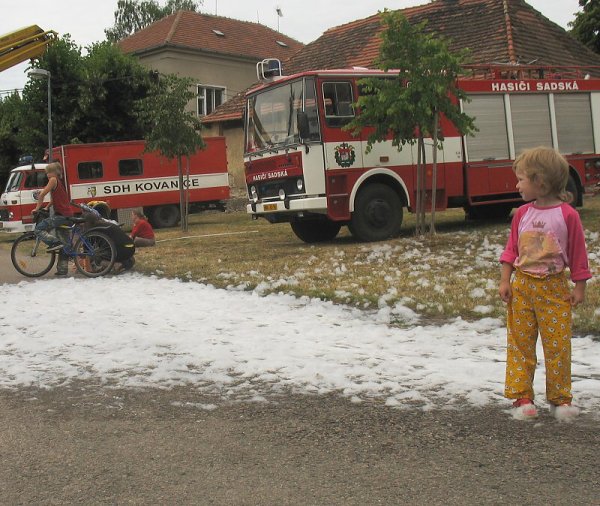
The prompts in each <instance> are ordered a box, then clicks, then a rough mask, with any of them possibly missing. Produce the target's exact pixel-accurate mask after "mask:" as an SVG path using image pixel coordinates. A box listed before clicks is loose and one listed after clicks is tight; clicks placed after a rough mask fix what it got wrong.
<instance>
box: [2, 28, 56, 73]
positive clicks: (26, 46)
mask: <svg viewBox="0 0 600 506" xmlns="http://www.w3.org/2000/svg"><path fill="white" fill-rule="evenodd" d="M56 35H57V34H56V32H55V31H53V30H47V31H44V30H42V29H41V28H40V27H39V26H37V25H31V26H28V27H26V28H21V29H20V30H15V31H14V32H10V33H7V34H6V35H2V36H0V72H1V71H3V70H6V69H8V68H10V67H12V66H14V65H17V64H18V63H21V62H22V61H25V60H29V59H31V58H37V57H39V56H41V55H43V54H44V51H46V47H47V46H48V45H49V44H51V43H52V42H53V41H54V40H55V39H56Z"/></svg>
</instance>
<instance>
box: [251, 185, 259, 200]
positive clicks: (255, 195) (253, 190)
mask: <svg viewBox="0 0 600 506" xmlns="http://www.w3.org/2000/svg"><path fill="white" fill-rule="evenodd" d="M250 196H251V197H252V202H254V203H255V204H256V203H257V202H258V192H257V191H256V186H251V187H250Z"/></svg>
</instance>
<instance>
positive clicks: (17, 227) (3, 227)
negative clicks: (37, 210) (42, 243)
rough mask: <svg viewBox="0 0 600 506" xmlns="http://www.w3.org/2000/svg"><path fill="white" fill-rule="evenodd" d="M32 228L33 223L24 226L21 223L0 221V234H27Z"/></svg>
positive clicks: (33, 226)
mask: <svg viewBox="0 0 600 506" xmlns="http://www.w3.org/2000/svg"><path fill="white" fill-rule="evenodd" d="M34 228H35V223H28V224H26V225H24V224H23V222H21V221H0V232H6V233H13V232H29V231H30V230H33V229H34Z"/></svg>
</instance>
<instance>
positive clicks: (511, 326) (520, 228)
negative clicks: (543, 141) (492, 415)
mask: <svg viewBox="0 0 600 506" xmlns="http://www.w3.org/2000/svg"><path fill="white" fill-rule="evenodd" d="M513 170H514V171H515V173H516V175H517V190H518V191H519V193H520V194H521V197H522V198H523V200H524V201H525V202H527V203H526V204H525V205H523V206H521V207H519V208H518V209H517V211H516V213H515V215H514V218H513V221H512V226H511V230H510V236H509V238H508V242H507V245H506V248H505V249H504V252H503V253H502V255H501V256H500V262H501V263H502V270H501V279H500V286H499V294H500V297H501V298H502V300H503V301H504V302H506V303H507V305H508V307H507V331H508V332H507V357H506V382H505V389H504V396H505V397H507V398H509V399H514V402H513V406H514V408H515V416H516V417H517V418H522V419H527V418H535V417H536V416H537V409H536V406H535V404H534V402H533V399H534V392H533V378H534V373H535V368H536V362H537V357H536V341H537V337H538V332H539V334H540V337H541V341H542V347H543V350H544V358H545V363H546V398H547V399H548V402H549V403H550V410H551V413H552V414H553V415H554V416H555V417H556V418H557V419H565V418H569V417H572V416H576V415H577V414H578V412H579V411H578V409H577V408H576V407H574V406H572V404H571V401H572V398H573V397H572V394H571V319H572V315H571V307H572V306H576V305H578V304H580V303H581V302H583V301H584V298H585V287H586V281H587V280H588V279H589V278H591V277H592V275H591V272H590V269H589V265H588V258H587V252H586V246H585V237H584V232H583V226H582V224H581V220H580V218H579V214H578V213H577V211H575V209H573V207H571V205H569V204H568V203H567V202H568V201H569V200H570V198H571V196H570V194H568V193H567V192H566V185H567V180H568V177H569V165H568V163H567V161H566V160H565V159H564V158H563V157H562V156H561V155H560V153H558V152H557V151H556V150H554V149H550V148H545V147H539V148H534V149H529V150H526V151H524V152H523V153H522V154H521V155H519V156H518V157H517V159H516V160H515V162H514V165H513ZM567 267H568V268H569V270H570V276H571V280H572V281H573V282H574V284H575V286H574V288H573V289H570V287H569V282H568V279H567V276H566V273H565V269H566V268H567ZM513 274H514V276H513ZM511 277H512V279H511Z"/></svg>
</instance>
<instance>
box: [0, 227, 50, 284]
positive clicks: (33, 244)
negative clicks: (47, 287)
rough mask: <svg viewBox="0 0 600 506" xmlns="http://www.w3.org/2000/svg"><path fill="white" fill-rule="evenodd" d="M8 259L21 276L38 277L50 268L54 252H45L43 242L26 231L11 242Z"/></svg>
mask: <svg viewBox="0 0 600 506" xmlns="http://www.w3.org/2000/svg"><path fill="white" fill-rule="evenodd" d="M10 259H11V261H12V263H13V265H14V266H15V269H17V271H19V272H20V273H21V274H23V276H27V277H30V278H39V277H40V276H43V275H44V274H46V273H47V272H48V271H49V270H50V269H52V266H53V265H54V262H55V261H56V254H55V253H49V252H47V251H46V247H45V244H44V243H43V242H42V241H40V240H39V239H38V238H37V237H36V236H35V235H34V234H33V232H28V233H26V234H23V235H22V236H21V237H19V238H18V239H17V240H16V241H15V242H14V243H13V245H12V248H11V250H10Z"/></svg>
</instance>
